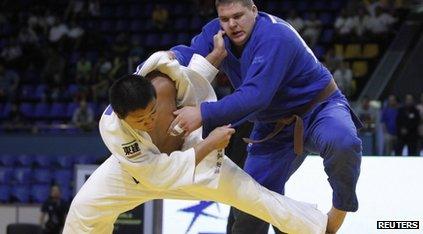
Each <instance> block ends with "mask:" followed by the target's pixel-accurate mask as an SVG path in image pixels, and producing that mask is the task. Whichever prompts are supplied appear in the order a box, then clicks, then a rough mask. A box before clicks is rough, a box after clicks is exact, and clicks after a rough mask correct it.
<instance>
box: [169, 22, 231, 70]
mask: <svg viewBox="0 0 423 234" xmlns="http://www.w3.org/2000/svg"><path fill="white" fill-rule="evenodd" d="M219 29H220V26H219V23H218V22H216V21H212V22H210V23H209V24H207V25H205V26H204V27H203V29H202V31H201V33H200V34H198V35H197V36H195V37H194V38H193V39H192V40H191V45H190V46H185V45H178V46H175V47H172V48H171V49H170V50H171V51H173V52H174V53H175V55H176V58H177V59H178V61H179V63H180V64H181V65H183V66H188V64H189V62H190V60H191V58H192V56H193V54H195V53H197V54H200V55H201V56H203V57H206V56H207V55H208V54H209V53H210V52H211V51H212V50H213V36H214V35H215V34H216V33H217V32H218V31H219ZM225 43H229V41H225Z"/></svg>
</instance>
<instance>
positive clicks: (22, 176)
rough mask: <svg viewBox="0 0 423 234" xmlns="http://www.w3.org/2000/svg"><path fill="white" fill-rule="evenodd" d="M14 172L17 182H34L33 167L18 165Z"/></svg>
mask: <svg viewBox="0 0 423 234" xmlns="http://www.w3.org/2000/svg"><path fill="white" fill-rule="evenodd" d="M13 174H14V175H13V178H14V181H15V182H16V183H17V184H30V183H31V182H32V179H33V176H32V169H31V168H29V167H16V168H14V170H13Z"/></svg>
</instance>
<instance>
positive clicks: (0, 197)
mask: <svg viewBox="0 0 423 234" xmlns="http://www.w3.org/2000/svg"><path fill="white" fill-rule="evenodd" d="M10 193H11V189H10V186H9V185H4V184H1V183H0V202H2V203H7V202H9V201H10Z"/></svg>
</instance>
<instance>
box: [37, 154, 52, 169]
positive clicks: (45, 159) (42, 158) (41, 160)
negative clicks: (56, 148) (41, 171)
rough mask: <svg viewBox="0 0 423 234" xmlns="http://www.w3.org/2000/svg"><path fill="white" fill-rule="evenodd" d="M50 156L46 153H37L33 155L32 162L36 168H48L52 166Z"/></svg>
mask: <svg viewBox="0 0 423 234" xmlns="http://www.w3.org/2000/svg"><path fill="white" fill-rule="evenodd" d="M52 158H53V157H51V156H48V155H44V154H37V155H35V156H34V163H35V165H36V167H37V168H50V167H51V166H52V161H53V160H52Z"/></svg>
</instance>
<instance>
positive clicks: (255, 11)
mask: <svg viewBox="0 0 423 234" xmlns="http://www.w3.org/2000/svg"><path fill="white" fill-rule="evenodd" d="M251 10H252V11H253V13H254V16H257V14H258V9H257V6H256V5H254V4H253V6H252V8H251Z"/></svg>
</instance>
